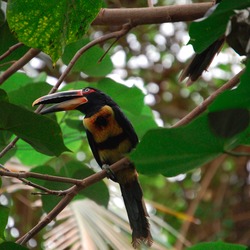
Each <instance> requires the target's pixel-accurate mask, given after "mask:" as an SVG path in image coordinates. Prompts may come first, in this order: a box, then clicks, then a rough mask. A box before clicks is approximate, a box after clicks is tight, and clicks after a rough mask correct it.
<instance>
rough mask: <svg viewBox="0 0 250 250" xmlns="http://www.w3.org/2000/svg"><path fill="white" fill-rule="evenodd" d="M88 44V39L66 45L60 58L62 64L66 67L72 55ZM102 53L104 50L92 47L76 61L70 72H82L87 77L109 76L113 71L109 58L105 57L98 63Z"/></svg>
mask: <svg viewBox="0 0 250 250" xmlns="http://www.w3.org/2000/svg"><path fill="white" fill-rule="evenodd" d="M89 42H90V40H89V39H83V40H79V41H77V42H74V43H71V44H69V45H67V46H66V48H65V51H64V54H63V56H62V60H63V62H64V63H65V64H66V65H68V64H69V62H70V60H71V59H72V57H73V56H74V54H75V53H76V52H77V51H78V50H79V49H80V48H82V47H83V46H85V45H86V44H87V43H89ZM104 53H105V52H104V50H103V49H101V48H100V47H97V46H95V47H92V48H91V49H89V50H88V51H86V52H85V53H84V54H83V55H82V56H81V57H80V58H79V59H78V61H77V62H76V64H75V65H74V67H73V69H72V71H76V72H80V71H82V72H84V73H85V74H87V75H89V76H105V75H107V74H109V73H110V72H111V71H112V69H113V64H112V61H111V59H110V57H109V56H108V55H106V56H105V57H104V59H103V60H102V61H101V62H98V61H99V59H100V58H101V57H102V56H103V54H104Z"/></svg>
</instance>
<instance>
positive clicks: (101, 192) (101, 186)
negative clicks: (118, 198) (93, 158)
mask: <svg viewBox="0 0 250 250" xmlns="http://www.w3.org/2000/svg"><path fill="white" fill-rule="evenodd" d="M32 172H35V173H41V174H49V175H56V176H63V177H69V178H76V179H83V178H86V177H88V176H90V175H92V174H94V173H95V172H94V171H92V170H90V169H88V168H87V167H86V166H85V165H84V164H82V163H80V162H78V161H70V162H67V163H66V164H65V165H64V166H63V168H61V170H60V172H59V174H57V173H56V172H55V170H54V169H53V168H51V167H48V166H39V167H36V168H33V169H32ZM31 180H32V181H33V182H35V183H37V184H39V185H41V186H44V187H46V188H49V189H52V190H65V189H67V188H69V187H70V186H72V185H69V184H65V183H60V182H56V181H55V182H51V181H44V180H37V179H34V178H31ZM86 197H88V198H89V199H92V200H94V201H95V202H97V203H98V204H100V205H104V206H107V205H108V201H109V191H108V188H107V186H106V185H105V183H104V182H103V181H101V182H98V183H96V184H94V185H92V186H91V187H89V188H86V189H84V190H82V191H81V192H80V193H79V194H78V195H77V196H76V197H75V198H74V200H78V199H83V198H86ZM60 200H61V197H57V196H56V197H55V196H52V195H43V196H42V202H43V209H44V210H45V211H46V212H49V211H51V210H52V209H53V208H54V207H55V206H56V205H57V203H58V202H59V201H60Z"/></svg>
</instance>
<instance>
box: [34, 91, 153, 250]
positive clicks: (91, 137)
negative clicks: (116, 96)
mask: <svg viewBox="0 0 250 250" xmlns="http://www.w3.org/2000/svg"><path fill="white" fill-rule="evenodd" d="M52 103H56V104H55V105H53V106H51V107H48V108H46V109H44V110H42V112H41V114H47V113H52V112H58V111H66V110H73V109H76V110H79V111H80V112H82V113H83V114H85V117H84V119H83V124H84V126H85V128H86V133H87V138H88V142H89V145H90V148H91V150H92V152H93V155H94V157H95V159H96V161H97V163H98V164H99V165H100V167H102V168H103V167H106V166H107V165H111V164H113V163H115V162H116V161H118V160H120V159H121V158H123V157H124V155H125V154H127V153H128V152H130V151H131V150H132V149H133V148H134V147H135V146H136V144H137V143H138V137H137V135H136V133H135V131H134V128H133V126H132V125H131V123H130V121H129V120H128V119H127V118H126V116H125V115H124V114H123V112H122V111H121V109H120V107H119V106H118V105H117V104H116V103H115V102H114V101H113V100H112V99H111V98H110V97H109V96H107V95H106V94H104V93H103V92H101V91H99V90H97V89H94V88H90V87H89V88H84V89H82V90H73V91H65V92H59V93H55V94H50V95H46V96H43V97H40V98H39V99H37V100H35V101H34V103H33V105H37V104H52ZM110 178H111V179H112V180H113V181H115V182H118V183H119V185H120V188H121V193H122V196H123V200H124V203H125V207H126V210H127V214H128V218H129V222H130V226H131V229H132V245H133V247H134V248H137V247H138V246H139V245H140V243H141V242H144V243H146V244H147V245H148V246H151V245H152V243H153V240H152V236H151V233H150V227H149V222H148V219H147V217H148V213H147V210H146V207H145V203H144V200H143V193H142V189H141V186H140V184H139V182H138V173H137V171H136V169H135V166H134V165H133V164H132V163H131V164H130V166H129V167H128V168H126V169H122V170H120V171H118V172H116V173H115V174H112V176H111V177H110Z"/></svg>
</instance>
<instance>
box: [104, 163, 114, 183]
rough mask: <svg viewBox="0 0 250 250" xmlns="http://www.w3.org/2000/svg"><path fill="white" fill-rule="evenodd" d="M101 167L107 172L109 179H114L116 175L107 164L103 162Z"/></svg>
mask: <svg viewBox="0 0 250 250" xmlns="http://www.w3.org/2000/svg"><path fill="white" fill-rule="evenodd" d="M102 169H104V170H105V171H106V173H107V177H108V178H110V179H111V180H115V179H116V176H115V173H114V171H113V170H112V169H111V168H110V167H109V165H108V164H103V165H102Z"/></svg>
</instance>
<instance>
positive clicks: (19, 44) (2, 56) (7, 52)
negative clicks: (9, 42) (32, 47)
mask: <svg viewBox="0 0 250 250" xmlns="http://www.w3.org/2000/svg"><path fill="white" fill-rule="evenodd" d="M22 46H23V43H17V44H14V45H13V46H11V47H9V49H8V50H7V51H6V52H5V53H3V54H2V55H1V56H0V61H1V60H3V59H4V58H6V57H7V56H9V55H10V54H11V53H12V52H13V51H15V50H17V49H18V48H20V47H22Z"/></svg>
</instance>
